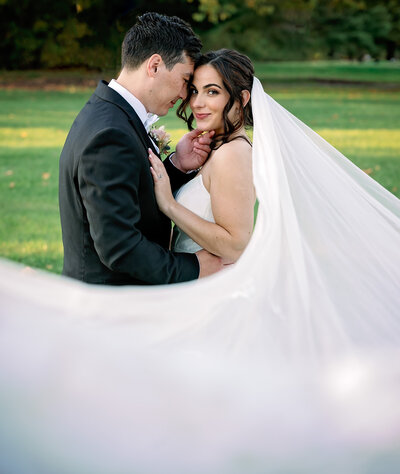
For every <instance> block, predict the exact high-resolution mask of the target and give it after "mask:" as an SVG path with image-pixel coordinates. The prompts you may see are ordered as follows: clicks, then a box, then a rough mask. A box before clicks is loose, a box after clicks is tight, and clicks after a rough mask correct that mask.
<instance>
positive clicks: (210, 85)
mask: <svg viewBox="0 0 400 474" xmlns="http://www.w3.org/2000/svg"><path fill="white" fill-rule="evenodd" d="M209 87H218V89H221V90H222V87H221V86H219V85H218V84H207V85H206V86H204V87H203V89H208V88H209Z"/></svg>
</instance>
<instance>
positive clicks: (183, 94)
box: [179, 82, 188, 100]
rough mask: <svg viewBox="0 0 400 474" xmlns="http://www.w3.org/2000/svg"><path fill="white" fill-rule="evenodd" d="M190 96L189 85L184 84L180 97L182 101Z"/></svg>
mask: <svg viewBox="0 0 400 474" xmlns="http://www.w3.org/2000/svg"><path fill="white" fill-rule="evenodd" d="M187 95H188V90H187V84H186V82H184V83H183V86H182V89H181V91H180V93H179V97H180V98H181V99H182V100H185V99H186V97H187Z"/></svg>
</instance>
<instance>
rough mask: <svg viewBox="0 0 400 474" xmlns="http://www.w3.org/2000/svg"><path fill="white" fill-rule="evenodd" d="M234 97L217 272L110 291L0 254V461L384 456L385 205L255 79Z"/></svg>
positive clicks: (52, 467) (391, 306) (394, 349)
mask: <svg viewBox="0 0 400 474" xmlns="http://www.w3.org/2000/svg"><path fill="white" fill-rule="evenodd" d="M252 106H253V116H254V134H253V139H254V144H253V145H254V146H253V168H254V182H255V186H256V191H257V196H258V200H259V203H260V204H259V211H258V218H257V224H256V226H255V230H254V234H253V236H252V239H251V241H250V243H249V245H248V247H247V249H246V251H245V252H244V254H243V255H242V257H241V258H240V260H239V261H238V262H237V263H236V264H235V265H233V266H232V267H231V268H229V269H227V270H225V271H223V272H221V273H219V274H217V275H214V276H212V277H209V278H207V279H204V280H199V281H195V282H189V283H182V284H178V285H172V286H158V287H144V288H143V287H122V288H121V287H118V288H111V287H99V286H89V285H86V284H83V283H79V282H76V281H72V280H69V279H66V278H63V277H58V276H54V275H46V274H44V273H41V272H26V271H22V270H21V269H20V268H19V267H15V266H14V265H12V264H9V263H2V264H1V267H0V298H1V307H0V316H1V318H0V324H1V326H0V327H1V331H0V418H1V419H2V423H1V424H0V450H1V452H0V471H2V472H3V471H4V472H7V473H14V472H18V473H20V472H27V471H29V472H40V473H44V472H66V473H69V472H71V473H72V472H73V473H75V472H96V473H103V472H104V473H115V472H133V471H137V472H144V473H148V472H149V473H150V472H151V473H155V472H160V473H161V472H162V473H166V472H174V473H177V472H185V473H192V472H193V473H204V472H207V473H209V472H218V473H228V472H234V473H237V472H244V473H246V474H247V473H252V472H254V473H258V472H277V471H279V472H287V471H289V472H293V469H296V470H297V471H296V472H307V473H310V472H322V471H323V472H327V473H329V472H332V473H333V472H365V471H364V469H365V466H369V467H368V468H369V469H370V470H369V472H375V471H373V467H374V466H377V465H378V464H376V462H377V461H379V469H381V467H382V466H384V468H385V469H386V472H390V471H391V470H395V468H396V467H398V466H399V465H400V450H399V445H400V444H399V442H400V408H399V405H398V400H399V397H400V384H399V375H400V357H399V356H400V316H399V312H400V310H399V308H400V291H399V288H400V247H399V242H400V239H399V237H400V202H399V200H398V199H397V198H396V197H395V196H393V195H392V194H390V193H389V192H388V191H386V190H385V189H384V188H382V187H381V186H380V185H379V184H378V183H376V182H375V181H374V180H373V179H371V178H370V177H369V176H368V175H366V174H365V173H363V172H362V171H361V170H359V169H358V168H357V167H356V166H354V165H353V164H352V163H351V162H350V161H349V160H347V159H346V158H345V157H344V156H343V155H342V154H341V153H339V152H338V151H337V150H335V149H334V148H333V147H331V146H330V145H329V144H328V143H327V142H325V141H324V140H323V139H322V138H321V137H319V136H318V135H317V134H316V133H314V132H313V131H312V130H310V129H309V128H308V127H307V126H306V125H304V124H303V123H302V122H301V121H299V120H298V119H296V118H295V117H294V116H293V115H291V114H290V113H289V112H287V111H286V110H285V109H284V108H282V107H281V106H280V105H279V104H277V103H276V102H275V101H274V100H273V99H272V98H270V97H269V96H268V95H267V94H265V92H264V91H263V88H262V86H261V83H260V82H259V81H258V80H257V79H255V80H254V85H253V89H252ZM371 469H372V470H371ZM379 469H378V471H379ZM385 469H383V470H385ZM378 471H376V472H378ZM379 472H382V470H381V471H379Z"/></svg>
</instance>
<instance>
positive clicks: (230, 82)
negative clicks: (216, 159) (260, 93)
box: [177, 49, 254, 149]
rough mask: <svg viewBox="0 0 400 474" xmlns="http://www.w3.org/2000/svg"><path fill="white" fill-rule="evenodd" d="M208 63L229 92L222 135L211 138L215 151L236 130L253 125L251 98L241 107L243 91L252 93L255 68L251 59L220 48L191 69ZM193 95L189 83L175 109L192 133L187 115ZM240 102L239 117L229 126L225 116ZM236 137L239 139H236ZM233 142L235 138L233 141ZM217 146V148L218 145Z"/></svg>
mask: <svg viewBox="0 0 400 474" xmlns="http://www.w3.org/2000/svg"><path fill="white" fill-rule="evenodd" d="M206 64H209V65H210V66H213V67H214V68H215V69H216V71H217V72H218V73H219V75H220V76H221V78H222V82H223V84H224V87H225V89H226V90H227V91H228V93H229V100H228V103H227V104H226V105H225V108H224V111H223V115H222V116H223V120H224V132H223V133H221V134H218V135H217V136H215V137H214V138H213V141H212V143H211V148H212V149H216V148H219V146H221V145H223V144H224V143H227V142H229V141H230V140H229V137H230V136H231V135H232V134H233V133H234V132H236V131H237V130H239V129H240V128H241V127H242V126H243V125H244V126H245V127H252V126H253V112H252V109H251V98H250V100H249V102H248V103H247V104H246V106H245V107H243V103H242V95H241V93H242V91H243V90H248V91H249V92H250V93H251V88H252V86H253V78H254V67H253V64H252V63H251V61H250V59H249V58H248V57H247V56H245V55H244V54H241V53H238V52H237V51H234V50H232V49H219V50H218V51H210V52H208V53H206V54H203V55H202V56H201V57H200V58H199V59H198V60H197V61H196V63H195V67H194V69H195V70H196V69H197V68H198V67H200V66H204V65H206ZM192 93H193V88H192V81H190V82H189V84H188V95H187V97H186V99H185V100H183V101H182V103H181V105H180V106H179V108H178V110H177V115H178V117H179V118H181V119H183V120H184V121H185V122H186V123H187V126H188V128H189V130H193V129H194V127H193V121H194V115H193V113H190V115H188V114H187V108H188V105H189V102H190V98H191V96H192ZM236 101H237V102H238V103H239V118H238V119H237V120H236V121H235V122H234V123H232V122H231V121H230V120H229V118H228V113H229V111H230V110H231V108H232V106H233V104H234V103H235V102H236ZM237 138H239V137H237ZM233 140H234V139H233ZM217 144H218V146H217Z"/></svg>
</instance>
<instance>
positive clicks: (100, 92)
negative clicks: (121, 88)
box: [94, 81, 159, 157]
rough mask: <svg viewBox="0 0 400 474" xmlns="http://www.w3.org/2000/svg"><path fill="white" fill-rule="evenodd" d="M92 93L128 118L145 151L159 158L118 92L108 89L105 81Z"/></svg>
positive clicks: (130, 108)
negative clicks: (115, 107) (148, 150)
mask: <svg viewBox="0 0 400 474" xmlns="http://www.w3.org/2000/svg"><path fill="white" fill-rule="evenodd" d="M94 93H95V94H96V95H97V96H98V97H99V98H100V99H102V100H105V101H107V102H111V103H112V104H114V105H116V106H117V107H119V108H120V109H122V110H123V111H124V112H125V113H126V115H127V116H128V120H129V122H130V123H131V125H132V126H133V128H134V129H135V131H136V134H137V136H138V137H139V139H140V140H141V142H142V144H143V146H144V147H145V148H146V150H147V149H148V148H151V149H152V150H153V152H154V153H155V154H156V155H157V156H158V157H159V153H158V152H157V150H156V149H155V147H154V144H153V142H152V141H151V139H150V137H149V135H148V133H147V131H146V129H145V127H144V125H143V123H142V121H141V120H140V118H139V116H138V115H137V113H136V112H135V110H134V109H133V108H132V107H131V105H130V104H128V102H127V101H126V100H125V99H124V98H123V97H122V96H121V95H120V94H118V92H116V91H115V90H114V89H111V87H108V84H107V82H106V81H100V82H99V83H98V85H97V88H96V90H95V92H94Z"/></svg>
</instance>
